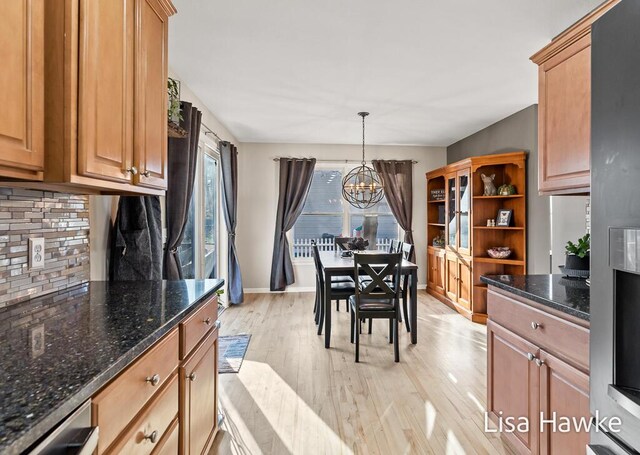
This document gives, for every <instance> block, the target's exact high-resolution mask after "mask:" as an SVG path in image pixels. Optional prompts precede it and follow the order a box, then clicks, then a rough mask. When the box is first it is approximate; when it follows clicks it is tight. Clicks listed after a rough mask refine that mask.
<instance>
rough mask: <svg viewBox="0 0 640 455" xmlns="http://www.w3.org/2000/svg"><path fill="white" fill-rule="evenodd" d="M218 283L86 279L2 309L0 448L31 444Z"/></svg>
mask: <svg viewBox="0 0 640 455" xmlns="http://www.w3.org/2000/svg"><path fill="white" fill-rule="evenodd" d="M223 284H224V281H223V280H182V281H129V282H103V281H92V282H89V283H86V284H82V285H79V286H76V287H73V288H70V289H67V290H65V291H59V292H55V293H52V294H48V295H46V296H42V297H37V298H34V299H31V300H27V301H25V302H22V303H19V304H16V305H12V306H10V307H6V308H3V309H0V371H1V372H2V374H0V453H2V454H17V453H21V452H22V451H24V450H25V449H27V448H29V447H30V446H31V445H32V444H33V443H35V442H36V441H37V440H38V439H39V438H41V437H42V436H43V435H45V434H46V433H47V432H48V431H50V430H51V429H52V428H54V427H55V426H56V425H57V424H58V423H59V422H61V421H62V420H63V419H64V418H65V417H66V416H68V415H69V414H70V413H71V412H72V411H73V410H74V409H76V408H77V407H78V406H80V405H81V404H82V403H84V402H85V401H86V400H87V399H89V398H91V396H92V395H94V394H95V393H96V392H97V391H98V390H100V389H101V388H102V387H103V386H104V385H106V384H107V382H109V380H110V379H112V378H113V377H115V376H116V375H117V374H118V373H120V372H121V371H122V370H124V369H125V368H126V367H127V366H128V365H129V364H131V362H132V361H133V360H134V359H135V358H136V357H138V356H139V355H140V354H142V353H143V352H144V351H145V350H146V349H147V348H149V347H150V346H151V345H152V344H153V343H154V342H155V341H157V340H159V339H160V338H161V337H162V336H163V335H165V334H167V333H168V332H169V331H170V330H172V329H173V328H175V327H176V326H177V325H178V324H179V322H180V321H181V320H182V319H184V317H185V316H186V315H187V314H189V313H190V312H191V311H192V310H194V309H195V308H196V306H197V305H196V304H197V303H199V302H201V301H203V300H204V299H207V298H209V297H211V296H213V294H214V293H215V292H216V291H217V290H218V289H220V288H221V287H222V286H223Z"/></svg>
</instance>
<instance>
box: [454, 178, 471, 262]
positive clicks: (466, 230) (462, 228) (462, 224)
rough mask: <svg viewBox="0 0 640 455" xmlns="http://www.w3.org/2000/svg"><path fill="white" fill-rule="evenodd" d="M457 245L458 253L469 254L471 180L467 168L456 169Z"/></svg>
mask: <svg viewBox="0 0 640 455" xmlns="http://www.w3.org/2000/svg"><path fill="white" fill-rule="evenodd" d="M456 179H457V182H458V196H457V200H458V203H457V205H458V245H457V249H458V251H459V252H460V253H462V254H466V255H470V254H471V180H470V179H469V170H468V169H465V170H463V171H458V173H457V175H456Z"/></svg>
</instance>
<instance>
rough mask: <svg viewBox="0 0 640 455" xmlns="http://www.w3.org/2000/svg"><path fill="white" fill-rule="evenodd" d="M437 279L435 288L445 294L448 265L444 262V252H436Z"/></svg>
mask: <svg viewBox="0 0 640 455" xmlns="http://www.w3.org/2000/svg"><path fill="white" fill-rule="evenodd" d="M436 267H437V270H436V280H435V288H436V291H438V292H440V293H441V294H444V282H445V272H446V266H445V263H444V253H436Z"/></svg>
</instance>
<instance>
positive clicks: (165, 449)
mask: <svg viewBox="0 0 640 455" xmlns="http://www.w3.org/2000/svg"><path fill="white" fill-rule="evenodd" d="M179 430H180V427H179V425H178V419H177V418H176V419H175V420H174V421H173V422H172V423H171V426H169V428H168V429H167V431H166V433H165V434H164V437H163V438H162V441H160V442H159V443H158V447H156V448H155V450H154V451H153V455H176V454H177V453H178V452H179V449H178V448H179V447H180V431H179Z"/></svg>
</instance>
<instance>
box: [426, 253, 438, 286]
mask: <svg viewBox="0 0 640 455" xmlns="http://www.w3.org/2000/svg"><path fill="white" fill-rule="evenodd" d="M427 263H428V267H429V268H428V270H427V287H428V288H429V289H434V290H435V288H436V277H437V275H438V262H437V259H436V252H435V251H434V250H431V249H427Z"/></svg>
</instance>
